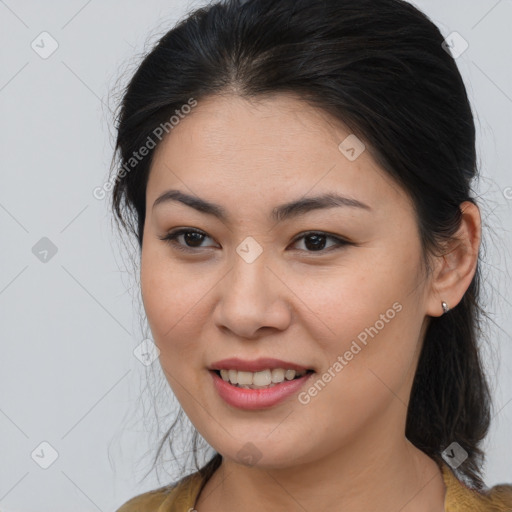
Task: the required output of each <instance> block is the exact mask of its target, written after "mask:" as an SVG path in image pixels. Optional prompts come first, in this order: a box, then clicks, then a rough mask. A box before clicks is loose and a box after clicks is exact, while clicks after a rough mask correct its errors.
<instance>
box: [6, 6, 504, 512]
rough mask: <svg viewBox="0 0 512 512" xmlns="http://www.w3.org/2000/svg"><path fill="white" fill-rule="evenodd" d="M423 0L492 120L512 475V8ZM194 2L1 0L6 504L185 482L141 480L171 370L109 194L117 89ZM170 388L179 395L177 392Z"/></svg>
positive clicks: (495, 436)
mask: <svg viewBox="0 0 512 512" xmlns="http://www.w3.org/2000/svg"><path fill="white" fill-rule="evenodd" d="M415 4H416V5H418V6H419V7H420V8H421V9H422V10H423V11H424V12H426V13H427V14H428V15H429V16H430V17H431V18H432V19H433V20H434V21H435V22H436V23H437V24H438V26H439V27H440V28H441V30H442V31H443V34H445V35H446V36H447V35H448V34H450V33H451V32H453V31H457V32H459V33H460V34H461V35H462V36H463V38H464V39H465V40H467V42H468V43H469V48H468V49H467V51H466V52H465V53H464V54H463V55H462V56H460V57H459V58H458V59H457V62H458V64H459V68H460V69H461V72H462V73H463V76H464V78H465V80H466V83H467V86H468V91H469V94H470V97H471V100H472V102H473V105H474V108H475V110H476V112H477V128H478V137H479V142H478V149H479V156H480V163H481V172H482V179H481V181H480V184H479V186H478V189H477V191H478V193H479V194H481V195H482V196H483V199H484V200H485V203H484V204H482V205H481V206H482V213H483V217H484V221H485V227H486V228H487V227H490V228H491V229H492V231H491V230H489V229H487V235H486V236H487V238H488V241H487V245H488V250H487V253H486V258H485V263H484V267H483V272H484V275H485V282H486V287H487V288H488V289H489V290H490V291H489V293H488V295H489V297H490V298H489V301H488V303H487V308H488V310H489V311H490V312H491V319H492V323H491V324H490V327H489V331H488V337H489V338H490V340H491V342H492V345H493V347H494V349H493V350H490V349H486V350H485V362H486V365H487V366H488V367H489V369H490V371H491V372H492V378H491V380H492V386H493V392H494V396H495V402H496V406H495V411H494V415H495V416H494V419H493V424H492V429H491V432H490V435H489V437H488V438H487V442H486V445H485V446H486V448H487V453H488V462H487V465H486V471H485V476H486V482H487V484H488V485H494V484H496V483H499V482H504V481H508V482H512V462H511V460H512V443H511V438H512V436H511V434H512V428H511V427H512V385H511V383H512V379H511V368H512V343H511V342H512V337H511V334H510V333H512V322H511V318H512V305H511V302H512V299H511V294H510V286H511V284H512V283H511V277H510V268H511V266H510V263H509V261H510V255H511V246H512V243H511V235H510V226H511V225H512V224H511V222H510V221H511V217H512V188H507V187H512V174H511V170H510V165H511V161H512V154H511V137H510V136H511V133H512V126H511V121H510V120H511V118H512V66H511V55H512V38H511V30H510V27H511V26H512V2H510V1H509V0H501V1H496V0H471V1H468V0H429V1H427V0H421V1H416V2H415ZM194 5H199V2H188V3H187V2H184V1H179V0H166V1H164V0H145V1H144V2H142V1H138V2H136V1H133V0H131V1H126V0H124V1H121V0H110V1H99V0H90V1H84V0H72V1H70V0H67V1H64V0H59V1H57V0H53V1H51V2H36V1H33V0H32V1H27V0H6V1H1V0H0V34H1V36H0V37H1V45H0V56H1V61H0V62H1V66H0V116H1V132H0V141H1V154H0V155H1V156H0V158H1V169H2V170H1V187H0V232H1V242H0V244H1V246H2V250H1V260H0V314H1V321H0V333H1V349H2V351H1V356H0V390H1V391H0V434H1V435H0V449H1V452H0V457H1V458H0V460H1V462H0V510H2V511H10V512H13V511H23V512H28V511H37V512H43V511H44V512H50V511H51V512H64V511H66V512H67V511H69V510H73V511H74V512H81V511H97V510H100V511H111V510H115V509H116V508H117V507H118V506H120V505H121V503H123V502H124V501H126V500H127V499H128V498H131V497H132V496H134V495H136V494H139V493H141V492H143V491H146V490H149V489H152V488H155V487H157V486H159V485H163V484H165V483H166V482H167V481H168V480H169V479H171V478H174V477H175V476H176V475H175V473H173V470H172V468H171V466H170V465H169V467H168V474H167V475H166V474H164V476H163V477H162V476H161V479H160V480H159V481H158V480H157V477H156V475H155V474H154V473H152V474H151V475H150V476H149V477H148V478H147V479H146V480H144V481H142V482H139V481H140V480H141V479H142V477H143V475H144V474H145V473H146V472H147V471H148V470H149V468H150V463H151V459H152V456H153V455H154V451H155V449H156V442H157V439H159V437H158V432H157V431H156V430H154V429H152V427H151V426H150V425H148V424H150V423H151V421H152V420H154V417H153V412H152V411H153V409H152V405H151V393H152V392H154V391H155V390H153V391H151V392H148V390H147V389H146V388H145V385H146V378H147V375H146V372H147V371H148V369H149V372H150V376H151V375H153V374H154V375H155V382H158V376H159V375H160V376H161V374H160V372H161V370H160V367H159V365H158V361H156V362H155V363H154V364H153V365H151V366H150V367H146V366H144V365H143V364H141V362H140V361H139V360H138V359H137V358H136V357H135V356H134V354H133V350H134V349H135V348H136V347H137V346H138V345H139V344H140V343H141V341H142V339H143V338H144V334H143V330H142V329H141V327H140V325H141V321H140V319H139V317H138V312H139V304H138V303H137V301H136V297H137V285H136V282H135V281H134V279H133V278H132V277H130V271H131V268H130V266H129V263H128V264H126V258H124V257H123V256H122V249H121V248H120V245H119V242H118V240H117V239H116V238H115V231H113V230H112V229H111V226H110V220H109V219H110V213H109V211H108V209H107V205H108V203H107V201H105V200H103V201H99V200H97V199H95V198H94V197H93V195H92V190H93V189H94V187H96V186H101V185H102V184H103V183H104V182H105V180H106V177H107V172H108V168H109V165H110V158H111V154H112V134H113V129H112V115H111V113H110V109H111V108H113V107H114V106H115V98H112V97H110V96H111V91H112V90H114V86H115V84H116V81H117V80H118V79H120V80H121V81H120V83H121V84H123V83H125V82H124V80H125V77H127V76H129V73H130V70H132V71H133V69H134V65H136V63H137V62H138V57H137V56H138V55H140V54H141V52H142V51H143V50H144V48H145V45H146V47H147V45H148V44H151V43H152V42H153V41H155V39H156V38H157V37H158V36H159V35H162V34H163V33H164V32H165V31H166V30H167V29H168V28H170V27H171V26H172V24H173V23H174V21H175V20H177V19H178V18H180V17H182V16H183V14H184V13H185V12H186V11H187V10H188V9H189V8H190V7H191V6H194ZM43 31H47V32H49V33H50V34H51V36H52V37H53V38H54V39H55V40H56V41H57V42H58V45H59V47H58V49H57V50H56V51H55V53H53V54H52V55H51V56H50V57H49V58H47V59H43V58H41V57H40V56H39V55H38V54H37V53H36V52H35V51H34V50H33V49H32V48H31V43H32V41H33V40H34V39H36V37H37V36H38V35H39V34H40V33H41V32H43ZM48 47H49V46H46V48H48ZM123 72H125V75H123ZM118 89H119V88H117V89H116V90H118ZM432 150H433V151H434V150H435V148H432ZM42 237H48V238H49V239H50V240H51V241H52V242H53V244H54V245H55V246H56V247H57V249H58V252H57V253H56V254H55V255H54V256H53V257H52V258H51V259H49V261H47V262H46V263H43V262H41V261H40V260H39V259H38V258H36V256H35V255H34V254H33V252H32V248H33V246H34V245H35V244H36V243H37V242H38V241H39V240H40V239H41V238H42ZM491 294H492V296H491ZM159 392H160V396H161V397H162V396H163V399H162V402H163V403H165V402H167V403H170V402H169V397H170V395H169V392H168V390H167V389H166V388H165V386H164V387H163V388H160V389H159ZM141 393H142V396H143V397H144V396H145V397H146V398H144V399H141V400H139V397H140V396H141ZM171 407H172V406H171ZM143 417H145V418H147V421H146V422H144V421H142V420H143ZM161 421H162V422H163V423H164V424H162V426H161V429H162V430H163V429H164V428H165V427H166V426H167V423H166V422H165V419H162V420H161ZM167 421H168V420H167ZM42 442H47V443H49V444H50V445H51V446H52V447H53V448H54V449H55V450H56V451H57V452H58V458H57V460H56V461H55V462H54V463H53V464H52V465H51V466H50V467H49V468H48V469H42V468H41V467H40V466H39V465H38V464H36V462H35V461H34V460H33V458H32V457H31V454H32V453H33V452H34V450H36V449H38V450H36V453H38V454H39V459H38V458H37V456H36V455H34V458H35V459H36V460H38V461H39V462H44V459H45V457H46V458H47V457H49V454H50V450H49V449H48V447H45V446H44V445H43V447H40V444H41V443H42ZM41 450H42V451H41ZM46 460H47V459H46Z"/></svg>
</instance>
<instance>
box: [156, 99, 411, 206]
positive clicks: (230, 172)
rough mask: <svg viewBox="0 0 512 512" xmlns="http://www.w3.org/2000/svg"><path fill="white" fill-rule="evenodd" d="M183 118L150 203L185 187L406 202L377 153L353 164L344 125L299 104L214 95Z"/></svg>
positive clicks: (159, 160)
mask: <svg viewBox="0 0 512 512" xmlns="http://www.w3.org/2000/svg"><path fill="white" fill-rule="evenodd" d="M183 117H184V118H183V119H181V120H180V122H179V123H178V124H177V125H175V126H174V127H173V129H172V130H171V131H170V133H169V135H167V136H166V138H164V139H163V141H162V142H161V143H160V144H159V146H158V147H157V149H156V152H155V155H154V158H153V163H152V168H151V172H150V177H149V181H148V190H147V196H148V202H149V201H151V200H153V201H154V200H155V198H156V194H158V193H159V192H161V191H162V190H163V189H164V188H177V187H178V186H179V187H181V188H183V187H185V188H189V192H192V193H198V194H199V193H209V192H210V191H218V192H222V193H225V194H228V195H229V196H230V197H231V198H233V197H237V196H240V194H242V193H243V192H244V191H245V192H246V193H247V192H251V195H252V196H253V197H254V196H259V199H260V200H265V199H268V198H269V197H272V196H273V195H274V194H281V196H282V194H283V193H286V194H290V197H292V196H293V198H296V197H297V196H304V195H306V194H307V193H308V192H309V191H311V190H312V189H315V190H314V191H315V192H326V191H331V190H332V189H337V190H338V191H339V192H341V193H344V194H348V195H353V196H356V195H357V196H359V197H358V199H360V200H361V201H363V202H370V201H372V202H373V203H375V202H376V201H377V202H378V201H379V198H380V200H386V196H388V197H387V200H389V195H390V194H391V195H394V196H397V197H398V196H403V192H402V191H401V190H399V189H398V186H397V185H396V184H395V183H394V182H393V180H392V179H391V178H390V177H389V176H388V175H387V174H386V173H385V172H384V171H383V170H382V169H380V168H379V166H378V165H377V164H376V162H375V161H374V159H373V158H372V156H371V155H370V153H369V151H367V150H363V151H362V153H361V154H360V155H359V156H358V157H357V158H356V159H353V160H352V159H349V158H347V155H346V153H344V152H342V151H340V148H339V145H340V143H341V142H342V141H344V140H347V137H354V135H353V134H351V132H350V131H349V129H348V128H347V127H346V126H344V125H343V123H341V122H339V121H337V120H335V119H334V118H332V117H331V116H329V115H327V114H326V113H325V112H323V111H320V110H319V109H316V108H314V107H313V106H311V105H309V104H307V103H306V102H304V101H302V100H301V99H299V98H298V97H295V96H290V95H282V94H280V95H274V96H269V97H264V98H258V99H246V98H241V97H239V96H231V95H230V96H214V97H209V98H207V99H205V100H202V101H199V102H198V104H197V106H196V107H194V109H193V110H192V111H191V112H190V114H188V115H186V116H183ZM349 140H351V139H349ZM361 142H362V141H361ZM356 149H358V148H356ZM397 197H394V200H396V199H397ZM281 199H282V197H281ZM402 199H403V198H402ZM281 202H282V201H281Z"/></svg>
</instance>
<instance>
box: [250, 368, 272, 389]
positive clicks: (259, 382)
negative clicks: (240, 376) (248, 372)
mask: <svg viewBox="0 0 512 512" xmlns="http://www.w3.org/2000/svg"><path fill="white" fill-rule="evenodd" d="M271 383H272V373H271V372H270V370H263V371H262V372H256V373H254V374H253V377H252V384H254V385H255V386H268V385H269V384H271Z"/></svg>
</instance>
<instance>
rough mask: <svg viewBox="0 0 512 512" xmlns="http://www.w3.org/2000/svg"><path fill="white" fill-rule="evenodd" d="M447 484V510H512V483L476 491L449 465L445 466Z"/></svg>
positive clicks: (452, 511) (475, 511)
mask: <svg viewBox="0 0 512 512" xmlns="http://www.w3.org/2000/svg"><path fill="white" fill-rule="evenodd" d="M443 477H444V480H445V485H446V500H445V512H465V511H467V510H471V511H472V512H512V484H500V485H495V486H494V487H491V488H490V489H486V490H485V491H476V490H475V489H471V488H470V487H468V486H467V485H465V484H464V483H462V482H461V481H460V480H458V479H457V477H456V476H455V475H454V473H453V472H452V471H451V469H450V468H449V467H448V466H444V467H443Z"/></svg>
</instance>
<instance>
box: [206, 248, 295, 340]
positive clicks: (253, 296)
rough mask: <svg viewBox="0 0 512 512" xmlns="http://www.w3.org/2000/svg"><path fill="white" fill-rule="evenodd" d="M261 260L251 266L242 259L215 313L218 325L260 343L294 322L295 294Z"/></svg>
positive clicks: (222, 289) (224, 285)
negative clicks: (261, 338)
mask: <svg viewBox="0 0 512 512" xmlns="http://www.w3.org/2000/svg"><path fill="white" fill-rule="evenodd" d="M267 264H268V262H267V261H266V258H264V257H263V256H260V257H259V258H257V259H256V261H253V262H252V263H247V262H246V261H244V260H243V259H242V258H239V257H238V256H237V257H236V258H235V261H234V265H233V268H232V269H231V271H230V272H228V274H227V275H226V277H225V278H224V279H223V280H222V285H221V287H220V288H219V294H220V295H219V297H218V301H217V303H216V307H215V310H214V320H215V324H216V325H217V326H218V327H219V328H220V329H222V330H224V331H226V330H227V331H230V332H231V333H232V334H233V335H236V336H238V337H240V338H246V339H256V338H258V337H260V336H262V335H263V334H268V333H270V332H272V331H283V330H285V329H286V328H287V327H288V326H289V325H290V322H291V318H292V308H291V304H290V300H289V299H290V295H291V292H290V290H289V289H288V288H287V286H286V285H285V284H284V283H283V281H282V280H281V279H280V278H279V277H280V276H279V275H278V272H276V271H275V270H273V269H271V268H270V267H269V266H268V265H267Z"/></svg>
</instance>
